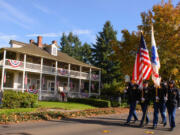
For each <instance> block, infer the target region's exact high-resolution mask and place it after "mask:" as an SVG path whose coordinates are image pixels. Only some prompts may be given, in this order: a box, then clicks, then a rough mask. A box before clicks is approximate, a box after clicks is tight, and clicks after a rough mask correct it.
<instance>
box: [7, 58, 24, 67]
mask: <svg viewBox="0 0 180 135" xmlns="http://www.w3.org/2000/svg"><path fill="white" fill-rule="evenodd" d="M5 65H6V66H9V67H12V68H24V62H22V61H18V60H11V59H6V60H5Z"/></svg>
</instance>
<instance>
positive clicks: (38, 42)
mask: <svg viewBox="0 0 180 135" xmlns="http://www.w3.org/2000/svg"><path fill="white" fill-rule="evenodd" d="M37 45H38V47H40V48H42V47H43V44H42V36H38V37H37Z"/></svg>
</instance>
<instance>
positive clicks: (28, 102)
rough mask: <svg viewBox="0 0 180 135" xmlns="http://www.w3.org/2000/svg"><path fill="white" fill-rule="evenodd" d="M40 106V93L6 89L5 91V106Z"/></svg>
mask: <svg viewBox="0 0 180 135" xmlns="http://www.w3.org/2000/svg"><path fill="white" fill-rule="evenodd" d="M37 106H38V95H35V94H31V93H27V92H25V93H22V92H16V91H13V90H5V91H4V93H3V107H4V108H34V107H37Z"/></svg>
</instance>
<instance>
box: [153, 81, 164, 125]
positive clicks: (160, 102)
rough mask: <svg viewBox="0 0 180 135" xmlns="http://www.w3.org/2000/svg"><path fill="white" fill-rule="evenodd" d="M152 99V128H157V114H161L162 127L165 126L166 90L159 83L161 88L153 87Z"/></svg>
mask: <svg viewBox="0 0 180 135" xmlns="http://www.w3.org/2000/svg"><path fill="white" fill-rule="evenodd" d="M152 98H153V103H154V105H153V107H154V118H153V128H154V129H155V128H157V123H158V114H159V111H160V113H161V117H162V122H163V126H166V124H167V119H166V101H167V89H166V87H164V86H163V84H162V83H161V86H156V85H155V86H153V88H152Z"/></svg>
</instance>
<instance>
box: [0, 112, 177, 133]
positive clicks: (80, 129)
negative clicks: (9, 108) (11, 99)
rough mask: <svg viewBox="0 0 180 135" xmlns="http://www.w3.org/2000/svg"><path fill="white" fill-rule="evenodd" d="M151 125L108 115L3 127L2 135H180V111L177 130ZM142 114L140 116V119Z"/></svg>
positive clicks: (0, 127) (0, 130) (122, 115)
mask: <svg viewBox="0 0 180 135" xmlns="http://www.w3.org/2000/svg"><path fill="white" fill-rule="evenodd" d="M150 115H151V123H150V124H149V125H148V126H145V127H144V128H139V127H138V125H139V122H137V123H135V124H134V123H133V122H132V123H131V125H130V126H124V122H125V119H126V117H127V114H121V115H117V114H116V115H108V116H100V117H96V118H83V119H82V118H79V119H67V120H58V121H42V122H27V123H21V124H13V125H1V126H0V135H104V134H108V135H148V134H154V135H171V134H172V135H179V133H180V111H179V110H178V111H177V115H176V128H175V130H174V131H173V132H171V131H169V123H168V125H167V126H166V127H165V128H164V127H163V125H162V124H159V125H158V128H157V129H155V130H153V129H151V127H152V113H151V114H150ZM140 117H141V114H139V118H140Z"/></svg>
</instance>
